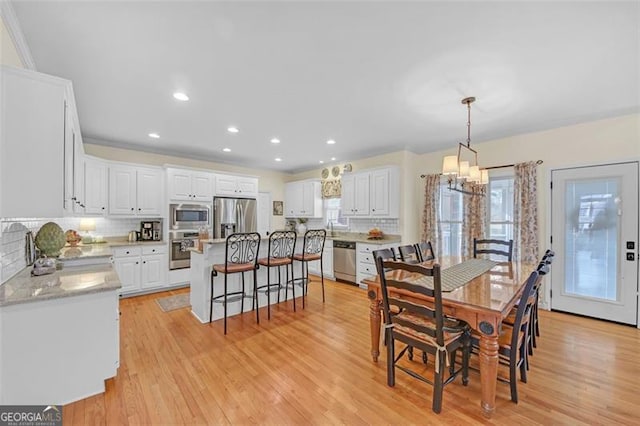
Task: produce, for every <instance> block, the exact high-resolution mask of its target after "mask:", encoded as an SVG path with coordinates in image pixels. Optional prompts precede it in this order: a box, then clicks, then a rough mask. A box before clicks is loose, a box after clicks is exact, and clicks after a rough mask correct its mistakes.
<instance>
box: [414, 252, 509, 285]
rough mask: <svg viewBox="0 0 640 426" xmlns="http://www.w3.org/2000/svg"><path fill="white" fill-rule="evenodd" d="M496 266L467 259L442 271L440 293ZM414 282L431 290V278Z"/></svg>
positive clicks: (485, 260)
mask: <svg viewBox="0 0 640 426" xmlns="http://www.w3.org/2000/svg"><path fill="white" fill-rule="evenodd" d="M497 264H498V262H494V261H493V260H488V259H469V260H465V261H464V262H462V263H458V264H457V265H453V266H451V267H449V268H447V269H443V270H442V273H441V277H440V278H441V279H440V280H441V284H442V291H447V292H449V291H453V290H455V289H456V288H458V287H460V286H463V285H465V284H466V283H468V282H469V281H471V280H472V279H474V278H475V277H477V276H479V275H482V274H484V273H485V272H487V271H488V270H490V269H491V268H493V267H494V266H496V265H497ZM415 282H416V283H420V284H422V285H425V286H427V287H428V288H433V277H422V278H420V279H419V280H416V281H415Z"/></svg>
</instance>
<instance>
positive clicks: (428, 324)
mask: <svg viewBox="0 0 640 426" xmlns="http://www.w3.org/2000/svg"><path fill="white" fill-rule="evenodd" d="M376 264H377V269H378V271H380V274H379V275H380V287H381V291H382V308H383V313H384V321H385V326H384V329H385V336H386V341H387V384H388V385H389V386H394V385H395V369H396V368H397V369H399V370H401V371H404V372H405V373H407V374H409V375H410V376H412V377H414V378H416V379H418V380H421V381H423V382H425V383H429V384H431V385H432V386H433V402H432V410H433V411H434V412H435V413H440V411H441V410H442V393H443V388H444V386H445V385H447V384H449V383H451V382H453V381H454V380H455V378H456V377H457V376H458V374H460V373H462V384H463V385H465V386H466V385H467V384H468V383H469V371H468V367H469V353H470V352H469V351H470V338H469V335H470V328H469V325H468V324H467V323H465V322H462V321H457V320H455V319H450V318H447V317H445V316H444V314H443V311H442V285H441V282H440V265H438V264H435V265H433V266H432V267H426V266H422V265H419V264H409V263H406V262H401V261H394V260H383V259H382V258H381V257H378V259H377V260H376ZM403 276H404V277H409V278H410V279H408V280H405V279H403ZM420 277H431V278H432V280H433V288H429V287H427V286H425V285H423V284H419V283H416V280H417V279H419V278H420ZM398 291H402V292H403V294H404V295H403V296H398ZM407 292H408V293H407ZM407 295H409V296H414V297H415V298H418V299H420V298H427V299H428V300H432V301H433V303H429V304H424V305H423V304H418V303H412V302H409V301H407V300H406V299H405V298H404V297H405V296H407ZM414 300H415V299H414ZM396 342H398V343H401V344H402V343H403V344H405V345H406V346H405V347H404V348H403V349H402V350H401V351H400V352H399V353H398V354H397V355H396V352H395V349H396ZM411 347H415V348H417V349H420V350H422V351H424V352H427V353H430V354H432V355H433V356H434V370H435V371H434V374H433V379H429V378H427V377H425V376H424V375H423V374H424V373H423V369H424V367H422V368H420V369H411V368H410V367H409V366H407V365H406V363H399V362H398V361H400V360H401V359H402V356H403V355H404V353H405V352H406V351H407V350H408V349H409V348H411ZM458 350H461V351H462V363H461V366H460V368H458V369H456V362H457V361H456V353H457V351H458ZM447 366H448V367H449V368H447ZM447 372H448V374H447ZM445 376H446V378H445Z"/></svg>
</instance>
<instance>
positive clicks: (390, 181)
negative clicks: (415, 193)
mask: <svg viewBox="0 0 640 426" xmlns="http://www.w3.org/2000/svg"><path fill="white" fill-rule="evenodd" d="M369 185H370V188H371V190H370V192H369V194H370V196H369V205H370V207H371V216H377V217H389V218H397V217H399V216H400V181H399V176H398V169H397V168H396V167H389V168H385V169H378V170H372V171H371V177H370V179H369Z"/></svg>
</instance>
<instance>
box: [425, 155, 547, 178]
mask: <svg viewBox="0 0 640 426" xmlns="http://www.w3.org/2000/svg"><path fill="white" fill-rule="evenodd" d="M542 163H543V161H542V160H538V161H536V164H538V165H540V164H542ZM514 166H515V164H504V165H502V166H491V167H485V169H487V170H494V169H506V168H507V167H514ZM440 174H442V173H440ZM426 177H427V175H420V178H422V179H424V178H426Z"/></svg>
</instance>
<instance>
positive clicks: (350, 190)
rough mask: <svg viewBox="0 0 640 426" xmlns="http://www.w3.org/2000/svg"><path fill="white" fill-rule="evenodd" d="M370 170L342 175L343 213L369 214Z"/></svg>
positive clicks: (347, 214)
mask: <svg viewBox="0 0 640 426" xmlns="http://www.w3.org/2000/svg"><path fill="white" fill-rule="evenodd" d="M369 177H370V175H369V172H361V173H352V174H344V175H342V178H341V179H342V214H343V215H344V216H369V208H370V203H369V197H370V196H369Z"/></svg>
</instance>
